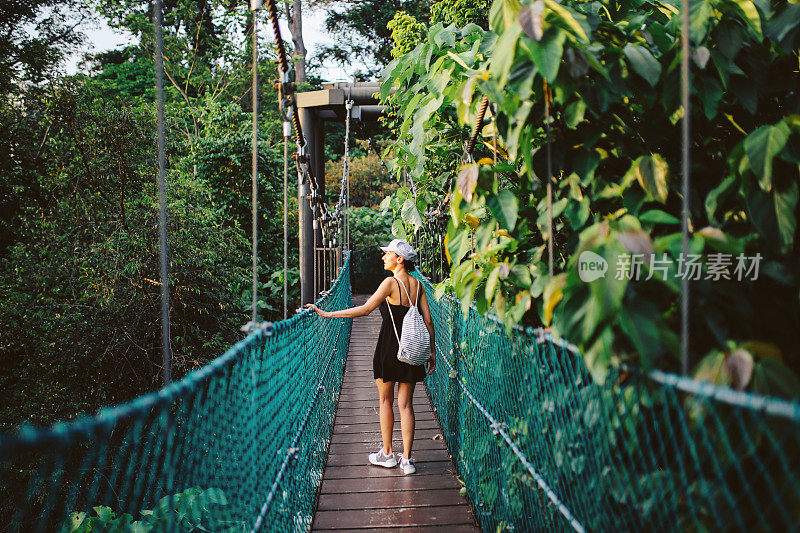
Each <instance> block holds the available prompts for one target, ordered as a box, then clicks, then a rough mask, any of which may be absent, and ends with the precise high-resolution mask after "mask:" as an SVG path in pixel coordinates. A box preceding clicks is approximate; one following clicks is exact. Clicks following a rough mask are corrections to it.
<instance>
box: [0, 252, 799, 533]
mask: <svg viewBox="0 0 800 533" xmlns="http://www.w3.org/2000/svg"><path fill="white" fill-rule="evenodd" d="M422 279H423V281H424V286H425V288H426V290H427V291H428V295H429V299H430V301H431V310H432V315H433V319H434V323H435V328H436V342H437V351H438V353H439V361H440V362H439V365H438V368H437V371H436V372H435V374H434V375H432V376H429V377H428V378H427V380H426V384H425V385H426V386H425V391H426V392H427V394H425V392H423V391H418V392H417V400H416V401H417V404H418V405H419V408H418V409H419V412H420V416H419V420H420V421H419V429H418V434H417V440H416V442H417V444H416V450H417V451H416V455H417V456H418V458H419V459H420V462H419V466H420V468H419V472H418V474H415V475H413V476H402V475H400V474H399V473H398V472H394V471H383V470H379V471H376V470H375V469H376V468H377V467H367V466H365V462H366V455H367V453H368V451H369V450H371V449H372V448H373V447H375V445H377V443H378V442H379V438H380V437H379V433H378V430H377V414H376V412H375V409H376V408H377V401H375V399H374V398H372V396H370V394H371V393H372V392H374V391H371V390H370V387H369V385H370V380H369V377H368V376H366V374H367V373H368V372H367V371H365V367H366V366H367V365H365V361H367V360H368V354H369V353H370V352H371V349H372V344H373V343H374V339H375V335H374V332H375V325H374V323H373V322H371V320H375V319H374V318H370V317H364V318H362V319H356V320H355V321H352V320H350V319H320V318H318V317H317V316H316V315H311V314H309V313H308V312H307V311H304V312H302V313H299V314H296V315H295V316H293V317H292V318H290V319H288V320H285V321H281V322H277V323H266V324H262V325H260V326H259V327H258V328H257V329H256V330H255V331H253V332H252V333H250V334H249V335H248V337H247V338H246V339H244V340H243V341H241V342H239V343H238V344H236V345H235V346H233V347H232V348H231V349H230V350H228V351H227V352H226V353H224V354H223V355H221V356H220V357H219V358H217V359H215V360H214V361H212V362H211V363H210V364H208V365H207V366H205V367H203V368H201V369H199V370H197V371H195V372H193V373H191V374H189V375H187V376H186V377H185V378H183V379H182V380H180V381H178V382H175V383H172V384H170V385H168V386H167V387H165V388H163V389H162V390H160V391H158V392H155V393H153V394H149V395H146V396H143V397H141V398H138V399H136V400H134V401H132V402H130V403H128V404H125V405H121V406H117V407H113V408H108V409H103V410H102V411H100V412H99V413H98V414H97V415H96V416H88V417H85V418H81V419H78V420H75V421H72V422H70V423H68V424H56V425H55V426H53V427H50V428H40V429H35V428H31V427H23V428H22V429H21V430H20V431H19V432H17V433H15V434H13V435H6V436H3V438H2V439H1V440H0V475H2V478H0V479H1V481H0V483H1V484H2V487H3V490H4V495H3V506H4V508H3V521H4V523H5V524H6V525H7V529H8V530H10V531H61V530H64V531H88V530H92V531H96V530H102V531H307V530H309V529H310V528H314V529H332V528H336V529H362V530H363V529H367V528H369V529H372V528H378V527H385V528H401V527H404V526H407V527H412V526H413V527H416V528H420V529H421V528H426V527H447V528H449V527H453V528H456V529H457V530H468V529H475V528H477V527H480V528H481V529H483V530H485V531H494V530H498V528H499V529H505V530H521V531H557V530H574V531H611V530H626V531H639V530H658V531H677V530H687V529H688V530H725V531H728V530H731V531H753V530H755V531H768V530H771V531H793V530H797V528H798V526H799V525H800V515H799V514H798V509H800V505H798V503H799V502H800V482H798V476H797V472H798V471H799V468H800V454H798V451H797V450H798V449H800V408H799V407H798V405H797V404H796V403H790V402H785V401H782V400H778V399H771V398H765V397H761V396H756V395H752V394H748V393H744V392H737V391H733V390H731V389H728V388H723V387H716V386H713V385H710V384H705V383H698V382H695V381H692V380H690V379H687V378H684V377H681V376H677V375H671V374H665V373H661V372H657V371H651V372H643V371H640V370H637V369H634V368H625V369H617V370H616V371H615V372H614V373H613V375H612V376H610V377H609V378H608V379H607V380H606V382H605V383H603V384H599V383H596V382H594V381H593V380H592V378H591V376H590V374H589V373H588V372H587V370H586V367H585V366H584V364H583V360H582V357H581V355H580V354H579V353H578V352H577V350H576V349H575V348H574V347H573V346H571V345H569V344H568V343H566V342H564V341H562V340H559V339H555V338H553V337H552V336H550V335H549V333H548V332H546V331H542V330H531V329H518V330H516V331H514V332H513V333H512V334H511V335H508V334H507V333H506V331H505V329H504V327H503V326H502V324H500V323H499V322H498V321H497V319H496V318H493V317H492V316H491V315H489V316H483V317H482V316H480V315H478V313H477V312H476V311H475V309H472V310H471V311H470V312H469V314H468V315H467V316H466V317H465V316H464V314H463V313H462V312H461V306H460V303H459V302H457V301H454V300H451V299H449V298H448V297H443V298H442V299H438V300H437V299H436V298H435V297H434V295H433V291H432V286H431V285H430V283H429V282H427V280H425V279H424V278H422ZM353 298H355V301H356V302H358V301H359V300H358V296H356V297H352V296H351V289H350V263H349V262H348V261H345V263H344V264H343V265H342V267H341V269H340V272H339V275H338V277H337V279H336V281H335V282H334V283H333V285H332V286H331V288H330V290H329V291H328V292H327V293H326V294H325V295H324V296H323V297H322V298H320V299H319V301H318V304H319V305H320V307H322V308H324V309H329V310H332V309H341V308H344V307H348V306H350V305H352V303H353ZM373 395H374V394H373ZM428 399H430V405H431V407H428V406H427V403H426V402H427V400H428ZM89 524H94V526H93V527H91V528H89V529H87V525H89ZM81 528H84V529H81ZM448 530H449V529H448Z"/></svg>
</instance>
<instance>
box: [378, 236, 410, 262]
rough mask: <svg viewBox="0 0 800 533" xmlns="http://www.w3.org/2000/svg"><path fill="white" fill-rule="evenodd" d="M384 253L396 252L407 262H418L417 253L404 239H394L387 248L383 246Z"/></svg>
mask: <svg viewBox="0 0 800 533" xmlns="http://www.w3.org/2000/svg"><path fill="white" fill-rule="evenodd" d="M381 250H383V251H384V252H394V253H396V254H397V255H399V256H400V257H402V258H403V259H405V260H406V261H411V262H414V261H416V260H417V252H415V251H414V248H412V247H411V245H410V244H408V243H407V242H406V241H404V240H403V239H394V240H392V242H390V243H389V244H387V245H386V246H381Z"/></svg>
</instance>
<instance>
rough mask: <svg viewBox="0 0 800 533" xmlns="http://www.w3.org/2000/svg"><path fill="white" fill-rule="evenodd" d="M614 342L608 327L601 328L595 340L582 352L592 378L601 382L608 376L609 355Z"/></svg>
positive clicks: (612, 353)
mask: <svg viewBox="0 0 800 533" xmlns="http://www.w3.org/2000/svg"><path fill="white" fill-rule="evenodd" d="M613 344H614V332H613V330H612V329H611V328H610V327H607V328H605V329H604V330H603V332H602V333H600V335H598V336H597V340H596V341H595V342H594V344H592V346H591V347H590V348H589V349H588V350H586V352H585V353H584V354H583V361H584V363H586V368H587V369H588V370H589V373H590V374H592V379H594V380H595V381H596V382H598V383H603V382H605V380H606V377H607V376H608V368H609V367H610V366H611V357H612V356H613V355H614V352H613V351H612V347H613Z"/></svg>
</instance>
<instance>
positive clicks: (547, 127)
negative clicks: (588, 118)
mask: <svg viewBox="0 0 800 533" xmlns="http://www.w3.org/2000/svg"><path fill="white" fill-rule="evenodd" d="M544 129H545V135H546V136H547V270H548V272H549V274H550V277H553V160H552V156H551V153H550V94H549V91H548V88H547V82H546V81H545V82H544Z"/></svg>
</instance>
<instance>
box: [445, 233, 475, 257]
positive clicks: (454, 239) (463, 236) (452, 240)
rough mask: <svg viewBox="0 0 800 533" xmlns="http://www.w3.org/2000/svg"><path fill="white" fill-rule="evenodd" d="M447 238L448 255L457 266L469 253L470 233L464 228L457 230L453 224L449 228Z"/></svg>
mask: <svg viewBox="0 0 800 533" xmlns="http://www.w3.org/2000/svg"><path fill="white" fill-rule="evenodd" d="M447 237H448V238H447V254H448V255H449V256H450V261H451V262H452V263H453V264H454V265H457V264H458V263H459V262H461V258H462V257H464V254H466V253H467V251H469V248H470V244H471V243H470V239H469V231H467V230H466V229H465V228H464V227H460V228H457V227H455V226H453V225H452V223H451V224H450V225H449V226H448V228H447Z"/></svg>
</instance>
